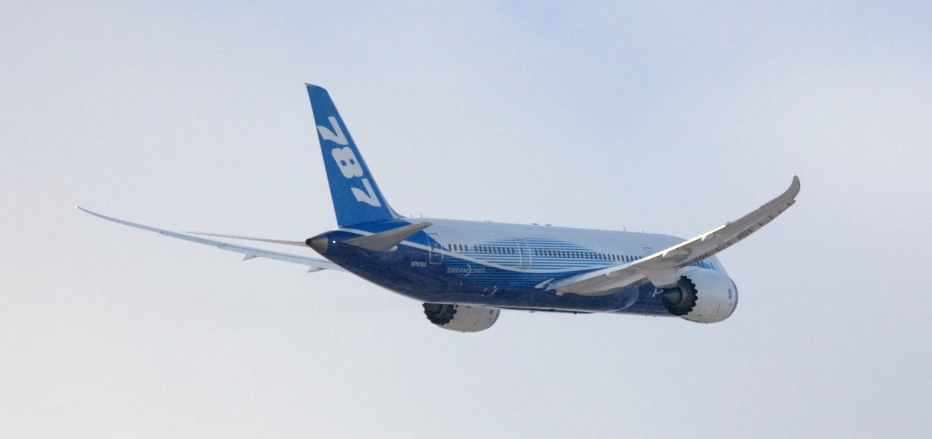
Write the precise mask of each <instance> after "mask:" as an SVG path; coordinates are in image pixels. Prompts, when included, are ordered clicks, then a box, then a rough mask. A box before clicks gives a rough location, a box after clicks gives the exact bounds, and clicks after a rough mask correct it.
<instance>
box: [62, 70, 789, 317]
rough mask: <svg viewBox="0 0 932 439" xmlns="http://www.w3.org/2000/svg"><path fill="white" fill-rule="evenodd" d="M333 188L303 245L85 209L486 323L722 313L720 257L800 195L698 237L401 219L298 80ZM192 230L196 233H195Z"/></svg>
mask: <svg viewBox="0 0 932 439" xmlns="http://www.w3.org/2000/svg"><path fill="white" fill-rule="evenodd" d="M305 85H306V86H307V92H308V96H309V97H310V101H311V108H312V111H313V113H314V121H315V125H316V131H317V134H318V141H319V143H320V147H321V152H322V153H323V158H324V164H325V168H326V172H327V180H328V182H329V184H330V194H331V197H332V199H333V208H334V210H335V212H336V218H337V226H338V228H337V229H335V230H331V231H328V232H324V233H321V234H318V235H316V236H313V237H311V238H308V239H306V240H304V241H291V240H282V239H267V238H254V237H247V236H239V235H225V234H216V233H195V232H187V233H177V232H172V231H169V230H163V229H158V228H155V227H150V226H146V225H142V224H137V223H133V222H129V221H124V220H121V219H117V218H113V217H109V216H106V215H102V214H99V213H95V212H92V211H90V210H86V209H83V208H81V207H78V209H81V210H82V211H84V212H87V213H89V214H91V215H94V216H97V217H100V218H103V219H106V220H109V221H113V222H116V223H119V224H123V225H127V226H132V227H136V228H140V229H143V230H149V231H152V232H156V233H159V234H162V235H165V236H169V237H172V238H178V239H183V240H186V241H191V242H195V243H199V244H206V245H210V246H214V247H217V248H219V249H221V250H228V251H232V252H236V253H240V254H243V255H245V256H244V258H243V260H249V259H253V258H267V259H273V260H277V261H283V262H290V263H294V264H298V265H303V266H307V267H308V272H317V271H322V270H333V271H344V272H349V273H352V274H354V275H356V276H359V277H361V278H363V279H365V280H368V281H370V282H372V283H374V284H376V285H379V286H381V287H383V288H385V289H387V290H390V291H393V292H395V293H398V294H401V295H403V296H406V297H409V298H412V299H414V300H417V301H420V302H423V308H424V314H425V315H426V316H427V319H428V320H429V321H430V322H431V323H433V324H434V325H436V326H438V327H440V328H443V329H448V330H452V331H458V332H464V333H466V332H478V331H483V330H486V329H489V328H490V327H491V326H492V325H493V324H495V322H496V321H497V320H498V317H499V314H500V313H501V311H502V310H519V311H531V312H535V311H540V312H567V313H575V314H588V313H613V314H639V315H647V316H663V317H680V318H683V319H685V320H688V321H691V322H697V323H715V322H720V321H722V320H725V319H727V318H728V317H729V316H731V314H732V313H733V312H734V310H735V308H736V307H737V305H738V288H737V286H736V285H735V282H734V281H733V280H732V279H731V278H730V277H729V276H728V273H727V272H726V271H725V267H724V266H723V265H722V263H721V262H720V261H719V260H718V258H717V257H716V254H718V253H719V252H721V251H722V250H725V249H726V248H728V247H731V246H732V245H734V244H735V243H737V242H738V241H741V240H742V239H744V238H746V237H748V235H750V234H752V233H754V232H755V231H757V230H759V229H760V228H761V227H763V226H765V225H767V224H768V223H770V221H772V220H773V219H774V218H776V217H777V216H778V215H780V214H781V213H783V212H784V211H785V210H786V209H788V208H789V207H790V206H792V205H793V204H794V203H795V202H796V200H795V199H796V196H797V194H798V193H799V189H800V183H799V177H797V176H793V180H792V183H791V184H790V187H789V189H787V190H786V191H785V192H783V193H782V194H780V195H779V196H777V197H776V198H774V199H773V200H771V201H769V202H768V203H766V204H764V205H762V206H761V207H759V208H758V209H756V210H754V211H753V212H751V213H748V214H747V215H745V216H743V217H741V218H739V219H737V220H734V221H731V222H727V223H725V224H724V225H722V226H720V227H717V228H715V229H712V230H710V231H708V232H706V233H703V234H701V235H698V236H696V237H695V238H692V239H688V240H684V239H681V238H677V237H674V236H669V235H663V234H653V233H643V232H642V233H636V232H627V231H606V230H588V229H575V228H564V227H552V226H549V225H546V226H540V225H520V224H504V223H494V222H487V221H461V220H449V219H432V218H406V217H404V216H401V215H399V214H398V213H397V212H395V210H393V209H392V208H391V206H389V204H388V201H387V200H386V198H385V196H384V195H383V194H382V191H381V190H380V189H379V185H378V184H376V181H375V178H374V177H373V174H372V173H371V172H370V171H369V167H368V166H366V162H365V161H364V160H363V157H362V154H360V152H359V149H358V148H357V146H356V143H355V142H354V141H353V138H352V136H350V133H349V130H348V129H347V128H346V124H345V123H344V122H343V119H342V118H341V117H340V114H339V113H338V112H337V109H336V106H335V105H334V103H333V101H332V100H331V98H330V95H329V93H328V92H327V91H326V90H325V89H323V88H321V87H319V86H316V85H311V84H305ZM195 235H198V236H195ZM204 236H210V237H219V238H227V239H237V240H249V241H256V242H262V243H267V244H281V245H289V246H298V247H303V248H305V249H306V248H308V247H309V248H311V249H313V250H314V251H316V252H317V253H318V254H319V255H320V256H321V257H322V259H321V258H315V257H309V256H306V255H300V254H291V253H281V252H278V251H272V250H267V249H262V248H255V247H246V246H241V245H238V244H232V243H229V242H226V241H218V240H214V239H208V238H205V237H204Z"/></svg>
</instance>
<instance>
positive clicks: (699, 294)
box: [661, 268, 738, 323]
mask: <svg viewBox="0 0 932 439" xmlns="http://www.w3.org/2000/svg"><path fill="white" fill-rule="evenodd" d="M661 298H662V299H663V305H664V306H665V307H666V308H667V311H670V314H673V315H675V316H679V317H682V318H684V319H686V320H689V321H691V322H697V323H715V322H720V321H722V320H725V319H727V318H728V317H729V316H730V315H731V313H733V312H734V311H735V308H736V307H737V306H738V287H736V286H735V283H734V281H732V280H731V278H730V277H728V275H726V274H725V273H722V272H720V271H715V270H707V269H703V268H696V269H692V270H688V271H683V272H681V273H680V279H679V281H677V283H676V285H675V286H673V287H670V288H664V289H663V290H662V292H661Z"/></svg>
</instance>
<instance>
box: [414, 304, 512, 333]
mask: <svg viewBox="0 0 932 439" xmlns="http://www.w3.org/2000/svg"><path fill="white" fill-rule="evenodd" d="M500 312H501V311H499V310H497V309H492V308H481V307H477V306H469V305H456V304H445V303H425V304H424V314H425V315H427V320H430V322H431V323H433V324H435V325H437V326H439V327H441V328H443V329H449V330H451V331H459V332H479V331H484V330H486V329H489V328H490V327H492V325H493V324H495V321H496V320H498V314H499V313H500Z"/></svg>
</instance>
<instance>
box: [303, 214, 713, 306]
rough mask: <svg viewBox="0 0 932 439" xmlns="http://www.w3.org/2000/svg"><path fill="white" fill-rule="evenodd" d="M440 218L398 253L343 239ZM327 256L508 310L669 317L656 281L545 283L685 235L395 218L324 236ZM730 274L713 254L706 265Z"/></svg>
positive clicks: (401, 288)
mask: <svg viewBox="0 0 932 439" xmlns="http://www.w3.org/2000/svg"><path fill="white" fill-rule="evenodd" d="M422 221H429V222H431V223H433V225H431V226H430V227H428V228H427V229H425V230H424V231H422V232H418V233H417V234H415V235H413V236H411V237H409V238H408V239H406V240H405V241H403V242H401V243H400V244H398V245H397V246H396V248H395V250H393V251H389V252H372V251H368V250H364V249H361V248H359V247H355V246H352V245H348V244H343V243H342V242H343V241H345V240H347V239H351V238H356V237H359V236H361V235H367V234H372V233H378V232H381V231H385V230H390V229H394V228H397V227H401V226H405V225H408V224H411V223H416V222H422ZM321 236H326V237H327V239H328V246H327V249H326V251H324V252H323V256H325V257H326V258H328V259H330V260H331V261H333V262H334V263H336V264H338V265H340V266H341V267H343V268H345V269H347V270H348V271H350V272H352V273H354V274H356V275H358V276H360V277H362V278H364V279H366V280H369V281H370V282H373V283H375V284H377V285H380V286H382V287H384V288H386V289H389V290H391V291H394V292H396V293H399V294H402V295H404V296H407V297H410V298H413V299H416V300H419V301H423V302H431V303H458V304H470V305H477V306H487V307H495V308H502V309H527V310H541V311H564V312H583V313H585V312H617V313H634V314H645V315H654V316H669V315H670V314H669V312H667V310H666V308H664V306H663V303H662V302H661V299H660V297H659V296H658V295H656V294H654V292H655V287H654V285H652V284H650V283H649V282H647V283H643V284H640V285H636V286H628V287H624V288H619V289H617V290H613V291H609V292H607V294H604V295H598V296H581V295H576V294H563V295H558V294H556V293H555V292H554V291H552V290H551V291H548V290H547V289H546V284H547V283H550V282H556V281H559V280H561V279H566V278H568V277H572V276H575V275H579V274H582V273H586V272H589V271H592V270H597V269H601V268H606V267H610V266H613V265H621V264H624V263H626V262H628V261H625V260H623V259H622V258H632V259H633V258H639V257H644V256H647V255H649V254H652V253H654V251H655V249H658V250H659V249H664V248H667V247H670V246H672V245H675V244H677V243H679V242H682V241H683V240H682V239H680V238H675V237H672V236H666V235H656V234H647V233H632V232H612V231H602V230H587V229H568V228H559V227H546V226H524V225H515V224H499V223H490V222H474V221H453V220H440V219H420V220H411V219H393V220H388V221H380V222H373V223H366V224H356V225H353V226H348V227H345V228H341V229H338V230H334V231H331V232H327V233H324V234H322V235H321ZM700 264H701V265H702V266H703V267H705V268H709V269H714V270H719V271H722V272H724V269H723V268H722V266H721V263H720V262H719V261H718V260H717V259H716V258H714V257H712V258H709V259H707V260H705V261H703V262H701V263H700Z"/></svg>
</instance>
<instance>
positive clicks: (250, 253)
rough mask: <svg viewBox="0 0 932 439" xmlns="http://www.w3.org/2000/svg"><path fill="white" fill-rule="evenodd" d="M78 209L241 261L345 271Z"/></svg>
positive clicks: (329, 264) (318, 261) (325, 263)
mask: <svg viewBox="0 0 932 439" xmlns="http://www.w3.org/2000/svg"><path fill="white" fill-rule="evenodd" d="M78 209H80V210H81V211H84V212H87V213H89V214H91V215H94V216H96V217H98V218H103V219H105V220H107V221H113V222H115V223H119V224H123V225H126V226H130V227H135V228H137V229H143V230H148V231H150V232H155V233H158V234H160V235H165V236H170V237H172V238H178V239H183V240H185V241H191V242H196V243H198V244H205V245H209V246H212V247H216V248H219V249H221V250H227V251H231V252H235V253H241V254H243V255H246V256H245V257H244V258H243V260H247V259H252V258H266V259H274V260H276V261H283V262H291V263H293V264H299V265H304V266H306V267H308V272H314V271H320V270H337V271H346V270H344V269H343V268H342V267H340V266H339V265H337V264H334V263H333V262H330V261H328V260H325V259H316V258H309V257H307V256H300V255H293V254H288V253H279V252H273V251H270V250H263V249H260V248H253V247H245V246H241V245H234V244H229V243H226V242H222V241H214V240H212V239H204V238H199V237H197V236H191V235H186V234H184V233H177V232H172V231H170V230H163V229H158V228H155V227H150V226H146V225H142V224H137V223H133V222H130V221H124V220H121V219H117V218H112V217H109V216H106V215H101V214H99V213H96V212H91V211H90V210H87V209H85V208H83V207H80V206H78ZM269 241H271V242H275V241H273V240H269Z"/></svg>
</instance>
